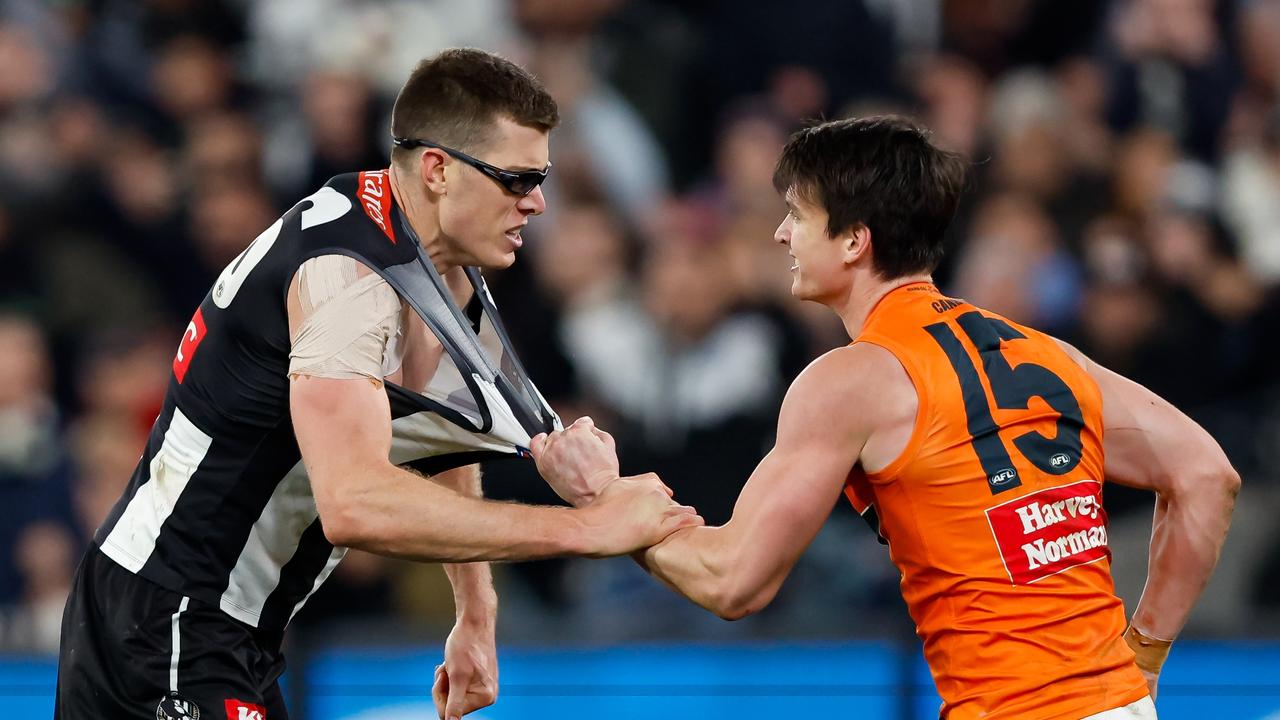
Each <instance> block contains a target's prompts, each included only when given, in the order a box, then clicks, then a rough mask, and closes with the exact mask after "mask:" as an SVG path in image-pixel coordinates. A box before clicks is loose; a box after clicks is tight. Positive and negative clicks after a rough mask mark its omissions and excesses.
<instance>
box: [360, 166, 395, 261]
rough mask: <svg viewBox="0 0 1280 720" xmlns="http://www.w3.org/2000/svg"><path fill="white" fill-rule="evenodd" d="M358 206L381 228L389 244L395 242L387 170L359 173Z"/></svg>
mask: <svg viewBox="0 0 1280 720" xmlns="http://www.w3.org/2000/svg"><path fill="white" fill-rule="evenodd" d="M359 184H360V207H362V208H364V213H365V214H366V215H368V216H369V219H370V220H372V221H373V224H374V225H377V226H378V227H380V228H382V232H384V233H386V235H387V239H388V240H390V241H391V244H392V245H394V244H395V243H396V231H395V230H394V229H393V228H392V227H391V185H390V183H388V182H387V171H386V170H376V171H373V172H369V171H365V172H362V173H360V179H359Z"/></svg>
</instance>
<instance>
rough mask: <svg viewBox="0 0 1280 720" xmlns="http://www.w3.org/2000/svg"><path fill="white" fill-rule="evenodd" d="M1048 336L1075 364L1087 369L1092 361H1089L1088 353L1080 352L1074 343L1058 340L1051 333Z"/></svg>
mask: <svg viewBox="0 0 1280 720" xmlns="http://www.w3.org/2000/svg"><path fill="white" fill-rule="evenodd" d="M1048 337H1049V338H1050V339H1052V340H1053V342H1054V343H1056V344H1057V345H1058V347H1059V348H1060V349H1061V350H1062V352H1064V353H1066V354H1067V357H1069V358H1071V359H1072V360H1074V361H1075V363H1076V364H1077V365H1079V366H1080V367H1082V368H1084V369H1085V370H1089V366H1090V365H1091V364H1092V363H1091V362H1090V361H1089V356H1088V355H1085V354H1084V353H1082V352H1080V350H1079V349H1077V348H1076V346H1075V345H1072V344H1071V343H1069V342H1067V341H1065V340H1059V339H1058V338H1056V337H1053V336H1052V335H1050V336H1048Z"/></svg>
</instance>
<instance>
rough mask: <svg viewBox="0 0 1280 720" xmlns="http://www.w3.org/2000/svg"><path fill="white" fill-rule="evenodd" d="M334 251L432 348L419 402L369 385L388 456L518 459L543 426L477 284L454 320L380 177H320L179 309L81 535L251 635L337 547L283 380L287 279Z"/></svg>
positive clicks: (274, 617) (305, 594)
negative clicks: (182, 320) (364, 271)
mask: <svg viewBox="0 0 1280 720" xmlns="http://www.w3.org/2000/svg"><path fill="white" fill-rule="evenodd" d="M334 254H341V255H348V256H350V257H353V258H355V259H357V260H359V261H360V262H361V263H363V264H365V265H366V266H368V267H369V268H371V269H372V270H374V271H375V272H377V273H379V274H380V275H382V276H383V277H384V278H385V279H386V280H387V282H388V283H389V284H390V285H391V286H392V287H393V288H394V289H395V290H396V292H397V293H398V294H399V295H400V298H401V300H402V301H404V302H405V303H406V304H408V305H409V306H411V307H412V308H413V309H414V311H415V312H417V313H418V314H419V315H420V316H421V317H422V318H423V320H424V321H426V323H427V325H428V327H430V328H431V330H432V331H433V332H434V333H435V334H436V335H437V337H438V338H439V339H440V341H441V344H442V345H443V346H444V348H445V351H446V353H445V358H444V360H442V362H441V366H440V369H439V370H438V371H437V372H436V375H435V376H434V377H433V378H432V381H431V384H430V386H429V387H427V388H426V390H425V391H424V392H422V393H418V392H412V391H410V390H407V389H405V388H403V387H399V386H396V385H394V384H391V383H388V384H387V385H386V391H387V394H388V397H389V400H390V405H391V416H392V448H391V457H390V459H391V461H392V462H394V463H396V464H408V465H411V466H414V467H416V468H418V469H420V470H423V471H425V472H438V471H441V470H445V469H448V468H451V467H457V466H461V465H465V464H469V463H473V462H476V461H478V460H482V459H485V458H489V457H497V456H509V455H524V454H527V446H528V443H529V438H530V436H531V435H532V434H535V433H538V432H545V431H549V430H551V429H554V428H555V427H557V426H558V425H559V419H558V418H556V417H555V414H554V413H553V412H552V411H551V410H550V409H549V408H548V407H547V405H546V403H545V401H544V400H543V399H542V397H541V396H540V395H539V394H538V392H537V390H536V389H535V388H534V387H533V385H532V383H530V382H529V380H528V378H527V377H526V376H525V374H524V371H523V369H521V367H520V364H519V362H518V361H517V360H516V358H515V356H514V354H513V353H512V352H511V350H510V344H509V342H507V339H506V333H505V331H503V329H502V326H501V323H500V321H499V319H498V317H497V313H496V308H494V306H493V302H492V298H491V297H490V296H489V293H488V290H487V289H486V288H485V286H484V281H483V279H482V278H481V277H480V275H479V273H478V272H477V271H475V270H474V269H468V277H469V278H470V280H471V282H472V284H473V285H474V287H475V290H476V292H475V294H474V297H473V299H472V301H471V303H469V304H468V306H467V308H466V309H465V310H463V309H461V308H458V307H457V306H456V304H455V303H453V301H452V299H451V296H450V295H449V293H448V292H447V290H446V289H445V287H444V283H443V281H442V280H441V278H440V277H439V275H438V274H437V273H436V271H435V268H434V266H432V265H431V263H430V262H429V261H428V260H427V259H426V256H425V254H424V253H423V251H422V249H421V247H420V243H419V240H418V238H417V237H416V236H415V235H414V233H413V230H412V229H411V228H410V226H409V224H408V222H407V221H406V220H405V218H404V217H403V216H402V214H401V213H400V211H399V209H398V208H397V207H396V205H395V203H394V202H393V201H392V195H391V188H390V183H389V180H388V178H387V172H386V171H385V170H382V171H377V172H362V173H358V174H349V175H341V176H338V177H335V178H333V179H332V180H330V181H329V182H328V183H327V184H326V185H325V186H324V187H323V188H321V189H320V190H319V191H317V192H316V193H314V194H312V195H311V196H309V197H307V198H305V199H304V200H302V201H301V202H299V203H298V204H297V205H295V206H294V207H293V208H292V209H291V210H289V211H288V212H287V213H285V214H284V215H283V216H282V217H281V218H280V219H279V220H277V221H276V222H275V223H274V224H273V225H272V226H271V227H269V228H267V230H265V231H264V232H263V233H262V234H261V235H259V236H258V238H257V239H256V240H254V242H253V243H252V244H251V245H250V246H249V247H248V248H246V249H245V251H244V252H243V253H241V254H240V256H239V257H237V258H236V259H235V260H234V261H232V262H231V264H230V265H228V266H227V268H226V269H225V270H224V271H223V272H222V274H221V275H220V276H219V277H218V279H217V281H216V282H215V284H214V286H213V288H212V289H211V290H210V291H209V294H208V295H207V296H206V297H205V299H204V301H203V302H202V303H201V304H200V307H199V308H198V309H197V310H196V312H195V315H194V317H192V319H191V323H190V324H189V325H188V326H187V330H186V333H185V334H184V336H183V338H182V342H181V344H180V346H179V348H178V351H177V354H176V356H175V358H174V361H173V376H172V378H171V380H170V383H169V389H168V392H167V394H166V396H165V401H164V405H163V409H162V410H161V412H160V415H159V417H157V418H156V422H155V425H154V426H153V428H152V430H151V435H150V437H149V439H148V441H147V446H146V450H145V452H144V453H143V455H142V458H141V460H140V461H139V462H138V466H137V468H136V469H135V471H134V474H133V477H132V479H131V480H130V482H129V485H128V488H127V489H126V490H125V492H124V495H123V496H122V497H121V498H120V500H119V501H118V502H117V503H116V505H115V507H114V508H113V509H112V511H111V513H110V515H109V516H108V517H107V519H106V521H105V522H104V523H103V525H102V526H101V527H100V528H99V529H98V531H97V533H96V534H95V537H94V541H95V543H96V544H97V545H98V546H99V547H100V548H101V549H102V552H103V553H105V554H106V555H107V556H108V557H110V558H111V559H112V560H114V561H115V562H117V563H118V564H120V565H121V566H123V567H124V568H125V569H127V570H129V571H130V572H133V573H135V574H137V575H139V576H141V577H143V578H146V579H148V580H150V581H152V582H155V583H157V584H159V585H161V586H162V587H165V588H168V589H170V590H172V591H174V592H177V593H179V594H181V595H186V596H190V597H192V598H196V599H199V600H201V601H204V602H207V603H210V604H212V605H214V606H215V607H220V608H221V609H222V610H223V611H224V612H226V613H227V614H228V615H230V616H232V617H234V618H236V619H237V620H240V621H242V622H244V623H247V624H248V625H250V626H253V627H256V628H259V629H260V630H263V631H283V629H284V626H285V625H286V624H287V623H288V622H289V620H290V619H291V618H292V617H293V615H294V614H295V613H296V612H297V611H298V610H299V609H300V608H301V607H302V605H303V603H305V602H306V600H307V598H309V597H310V596H311V594H312V593H313V592H315V590H316V589H318V588H319V587H320V584H321V583H323V582H324V580H325V579H326V578H327V577H328V576H329V574H330V573H331V572H332V571H333V569H334V567H336V565H337V563H338V562H339V561H340V560H341V559H342V557H343V555H344V554H345V553H346V549H345V548H340V547H334V546H332V545H330V544H329V542H328V541H327V540H326V539H325V536H324V531H323V528H322V527H321V525H320V521H319V517H318V515H317V512H316V506H315V499H314V498H313V496H312V493H311V485H310V482H309V480H308V479H307V475H306V470H305V468H304V467H303V464H302V461H301V453H300V451H299V449H298V443H297V440H296V438H295V437H294V434H293V423H292V420H291V418H290V414H289V380H288V377H287V374H288V366H289V350H290V339H289V326H288V315H287V309H286V298H287V293H288V288H289V284H290V281H291V279H292V278H293V276H294V273H295V272H296V271H297V269H298V267H299V266H301V265H302V263H304V262H305V261H307V260H308V259H310V258H313V257H318V256H321V255H334ZM424 482H425V481H424Z"/></svg>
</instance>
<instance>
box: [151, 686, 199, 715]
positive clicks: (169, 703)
mask: <svg viewBox="0 0 1280 720" xmlns="http://www.w3.org/2000/svg"><path fill="white" fill-rule="evenodd" d="M156 720H200V706H199V705H197V704H196V703H195V701H194V700H188V699H186V698H184V697H182V696H181V695H179V694H178V693H176V692H171V693H169V695H168V696H167V697H166V698H165V699H163V700H161V701H160V705H159V706H157V707H156Z"/></svg>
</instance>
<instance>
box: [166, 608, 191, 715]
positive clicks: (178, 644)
mask: <svg viewBox="0 0 1280 720" xmlns="http://www.w3.org/2000/svg"><path fill="white" fill-rule="evenodd" d="M189 602H191V598H189V597H187V596H185V595H184V596H182V604H181V605H179V606H178V612H176V613H174V614H173V620H172V626H173V655H172V656H170V658H169V689H170V690H172V691H173V692H178V656H180V655H181V654H182V636H181V635H180V634H179V633H178V617H179V616H180V615H182V612H183V611H184V610H186V609H187V603H189Z"/></svg>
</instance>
